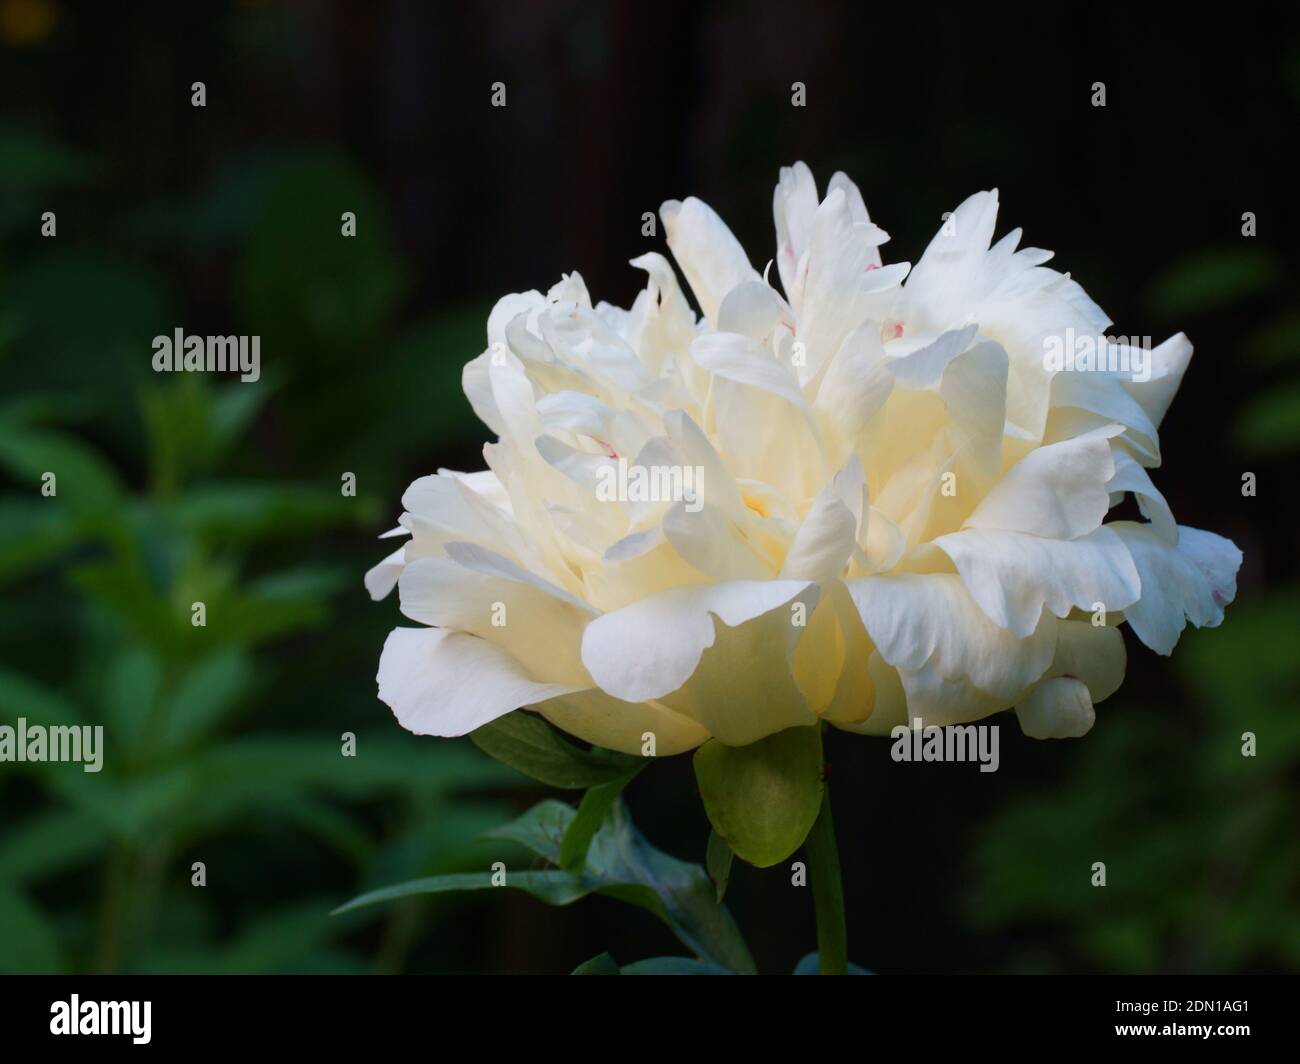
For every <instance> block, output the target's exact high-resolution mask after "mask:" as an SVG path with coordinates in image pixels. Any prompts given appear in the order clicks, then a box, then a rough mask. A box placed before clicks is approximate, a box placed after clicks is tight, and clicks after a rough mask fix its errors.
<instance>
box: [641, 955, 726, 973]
mask: <svg viewBox="0 0 1300 1064" xmlns="http://www.w3.org/2000/svg"><path fill="white" fill-rule="evenodd" d="M621 974H623V975H735V974H736V973H735V972H730V971H728V970H727V969H726V968H723V967H721V966H719V965H717V964H710V963H709V962H708V961H697V960H696V959H695V958H694V957H649V958H647V959H646V960H643V961H633V962H632V963H631V964H625V965H623V969H622V973H621Z"/></svg>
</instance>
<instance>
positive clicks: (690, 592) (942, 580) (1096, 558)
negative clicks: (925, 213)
mask: <svg viewBox="0 0 1300 1064" xmlns="http://www.w3.org/2000/svg"><path fill="white" fill-rule="evenodd" d="M997 205H998V202H997V193H996V192H981V193H978V194H976V195H974V196H972V197H971V198H970V199H968V200H966V202H964V203H963V204H962V205H961V206H960V207H958V208H957V210H956V211H955V212H954V213H953V214H952V215H951V217H950V218H949V219H948V221H947V222H946V223H945V225H944V227H943V229H942V230H941V231H940V233H939V234H938V235H937V236H936V237H935V238H934V240H933V241H932V242H931V243H930V246H929V247H928V248H927V249H926V251H925V254H924V255H922V256H921V259H920V261H919V262H918V263H917V264H916V266H915V268H911V269H910V272H909V265H908V264H907V263H897V264H890V265H883V264H882V260H881V255H880V247H881V245H882V244H884V243H885V242H886V241H887V240H888V236H887V235H886V234H885V233H884V232H883V231H882V230H881V229H879V228H878V227H877V226H876V225H875V224H874V223H873V222H872V221H871V220H870V218H869V216H868V214H867V210H866V207H865V206H864V204H863V202H862V197H861V195H860V194H859V192H858V189H857V188H856V186H854V184H853V183H852V182H851V181H849V180H848V178H846V177H845V176H844V175H843V174H836V175H835V176H834V177H833V178H832V179H831V182H830V186H829V188H828V190H827V194H826V196H825V198H823V199H821V200H819V199H818V195H817V190H816V186H815V184H814V181H813V177H812V174H811V173H810V172H809V170H808V168H807V167H806V166H804V165H803V164H802V163H800V164H796V165H795V166H794V167H792V168H790V169H786V170H783V171H782V172H781V177H780V182H779V184H778V185H777V187H776V193H775V197H774V204H773V206H774V214H775V219H776V231H777V248H776V258H775V263H776V269H777V273H778V275H779V277H780V288H781V290H780V291H779V290H778V289H777V288H776V287H774V286H773V284H772V283H771V282H770V276H769V275H770V264H769V269H768V270H766V271H764V272H763V273H760V272H759V271H758V270H757V269H755V268H754V266H753V265H752V264H751V263H750V261H749V259H748V258H747V257H746V255H745V252H744V250H743V249H742V248H741V246H740V244H739V243H738V242H737V240H736V238H735V237H734V236H733V235H732V234H731V232H730V231H729V230H728V229H727V227H726V225H725V224H723V222H722V220H721V219H720V218H719V217H718V215H717V214H715V213H714V212H713V211H712V210H711V209H710V208H709V207H708V206H706V205H705V204H704V203H702V202H700V201H699V200H697V199H687V200H686V201H685V202H680V203H679V202H676V201H670V202H668V203H665V204H664V205H663V207H662V208H661V211H660V214H661V217H662V219H663V224H664V227H665V230H666V233H667V238H668V246H669V248H670V249H671V250H672V253H673V255H674V257H675V258H676V260H677V263H678V266H679V267H680V269H681V271H682V273H683V274H684V276H685V278H686V280H687V282H688V284H689V285H690V290H691V292H692V293H693V294H694V296H695V299H696V301H697V302H698V304H699V306H700V308H701V309H702V311H703V319H702V320H696V317H695V315H694V314H693V312H692V310H691V308H690V305H689V304H688V302H687V299H686V297H685V295H684V294H683V291H682V289H681V288H680V287H679V285H678V282H677V278H676V276H675V274H674V272H673V269H672V267H671V266H670V265H669V263H668V262H667V260H665V259H664V258H663V257H662V256H661V255H659V254H656V253H649V254H646V255H642V256H641V257H640V258H638V259H635V260H634V261H633V265H634V266H637V267H639V268H641V269H643V270H645V271H646V273H647V274H648V275H649V279H648V283H647V285H646V289H645V291H643V292H642V293H641V294H640V295H639V296H638V297H637V299H636V301H635V303H634V304H633V305H632V307H631V309H629V310H623V309H620V308H617V307H612V306H609V305H607V304H604V303H598V304H596V305H595V306H593V305H592V303H591V301H590V298H589V297H588V295H587V290H586V287H585V285H584V284H583V281H582V278H581V277H580V276H579V275H578V274H576V273H574V274H570V275H568V276H566V277H565V278H564V279H563V280H561V282H560V283H559V284H557V285H556V286H555V287H554V288H552V289H551V290H550V291H549V292H548V293H547V294H546V295H544V296H543V295H541V294H539V293H538V292H527V293H523V294H518V295H510V296H506V297H505V298H504V299H502V300H501V301H500V302H499V303H498V304H497V305H496V308H495V309H494V310H493V312H492V314H491V316H490V318H489V319H488V324H487V338H488V347H487V350H486V351H484V353H483V354H481V355H480V356H479V357H478V358H476V359H474V360H473V361H472V362H470V363H469V364H468V365H467V366H466V367H465V371H464V388H465V394H466V395H467V396H468V398H469V401H470V403H471V404H472V405H473V407H474V410H475V412H476V413H477V414H478V416H479V417H480V418H481V419H482V420H483V421H484V422H485V423H486V424H487V425H488V426H489V427H490V428H491V429H492V431H493V432H494V433H495V434H496V435H497V437H498V440H497V442H496V443H492V444H489V445H487V446H486V447H485V448H484V457H485V458H486V461H487V465H488V470H487V471H485V472H479V473H455V472H450V471H447V470H441V471H439V473H438V474H437V475H435V476H428V477H423V478H421V479H420V480H417V481H416V482H415V483H414V484H412V485H411V486H410V488H409V489H408V490H407V492H406V494H405V495H404V496H403V497H402V504H403V506H404V508H405V513H403V514H402V516H401V520H400V525H401V527H400V528H398V529H394V530H393V532H392V533H389V534H390V535H404V536H409V538H408V539H407V540H406V541H405V543H404V545H403V546H402V547H401V548H399V549H398V550H397V551H396V552H394V553H393V554H392V555H390V556H389V557H388V558H386V559H384V561H382V562H381V563H380V564H379V565H378V566H376V567H375V568H374V569H372V570H371V571H370V573H369V574H368V575H367V578H366V585H367V587H368V589H369V590H370V593H371V595H372V596H373V597H375V598H380V597H383V596H384V595H386V594H387V593H388V592H389V591H390V590H391V589H392V588H393V586H394V585H396V586H397V587H398V589H399V592H400V598H401V609H402V612H403V614H405V615H406V616H407V617H408V618H410V619H411V620H412V621H414V622H416V623H417V624H419V625H422V626H427V627H415V628H410V627H406V628H398V629H396V630H395V631H394V632H393V633H392V634H391V635H390V636H389V638H388V641H387V643H386V644H385V647H384V651H383V655H382V658H381V660H380V665H379V676H378V680H379V696H380V698H381V699H383V700H384V701H385V702H387V703H388V704H389V705H390V706H391V707H392V709H393V712H394V713H395V714H396V716H397V718H398V720H399V721H400V722H401V723H402V725H403V726H404V727H406V728H408V729H410V730H411V731H413V732H416V733H419V734H433V735H446V736H453V735H462V734H464V733H466V732H468V731H470V730H472V729H474V728H476V727H478V726H480V725H482V724H485V723H487V722H488V721H491V720H493V719H494V718H496V717H499V716H501V715H503V714H505V713H508V712H510V711H511V710H514V709H516V708H518V707H521V706H528V707H532V708H533V709H535V710H536V711H537V712H538V713H540V714H542V715H543V716H544V717H545V718H546V719H548V720H549V721H551V722H552V723H553V724H555V725H557V726H558V727H560V728H562V729H564V730H565V731H567V732H570V733H571V734H573V735H576V736H578V737H580V738H582V739H585V740H588V741H590V742H592V743H595V744H598V745H600V746H605V747H609V748H612V749H615V750H620V751H624V752H637V751H639V750H641V749H642V746H643V737H644V736H645V734H646V733H648V732H651V733H653V734H654V736H655V746H656V750H657V752H658V753H659V754H671V753H676V752H680V751H683V750H687V749H690V748H692V747H694V746H697V745H698V744H700V743H702V742H704V741H705V740H707V739H708V738H709V737H710V736H713V737H716V738H718V739H719V740H721V741H722V742H724V743H727V744H732V745H742V744H747V743H751V742H753V741H755V740H758V739H761V738H763V737H764V736H767V735H770V734H772V733H774V732H777V731H781V730H783V729H786V728H789V727H792V726H797V725H811V724H815V723H816V722H817V721H818V720H819V719H821V720H826V721H829V722H830V723H832V724H835V725H837V726H839V727H841V728H846V729H849V730H852V731H857V732H862V733H865V734H887V733H888V732H889V731H890V729H891V728H892V727H894V726H895V725H897V724H900V723H905V722H909V721H911V720H913V719H916V718H920V719H922V720H923V721H924V722H925V723H926V724H952V723H961V722H967V721H971V720H976V719H978V718H982V717H985V716H987V715H989V714H991V713H995V712H997V711H999V710H1004V709H1008V708H1014V709H1015V711H1016V714H1017V716H1018V717H1019V720H1020V723H1021V726H1022V727H1023V729H1024V730H1025V732H1026V733H1028V734H1029V735H1033V736H1039V737H1052V736H1076V735H1082V734H1083V733H1084V732H1086V731H1087V730H1088V729H1089V728H1090V727H1091V725H1092V722H1093V716H1094V711H1093V706H1094V705H1095V704H1096V703H1097V702H1100V701H1101V700H1102V699H1104V698H1106V697H1107V696H1108V695H1110V694H1111V693H1112V692H1113V691H1115V690H1116V688H1117V687H1118V686H1119V684H1120V681H1121V679H1122V678H1123V673H1124V665H1125V653H1124V643H1123V640H1122V638H1121V635H1120V633H1119V631H1118V630H1117V627H1116V626H1117V625H1118V624H1119V623H1120V622H1121V621H1122V620H1126V621H1127V622H1128V624H1129V626H1130V627H1131V628H1132V629H1133V631H1134V632H1135V633H1136V635H1137V636H1138V638H1140V639H1141V640H1142V641H1143V642H1144V643H1146V644H1147V645H1148V646H1149V647H1151V648H1152V649H1154V650H1156V651H1158V652H1159V653H1162V654H1168V653H1169V652H1170V651H1171V650H1172V648H1173V646H1174V644H1175V643H1176V642H1177V640H1178V636H1179V633H1180V632H1181V631H1182V629H1183V626H1184V624H1185V623H1186V621H1188V620H1190V621H1191V622H1192V623H1193V624H1195V625H1198V626H1204V625H1216V624H1218V623H1219V622H1220V621H1221V620H1222V618H1223V607H1224V606H1225V604H1226V603H1228V602H1229V601H1231V600H1232V598H1233V596H1234V594H1235V590H1236V571H1237V568H1238V566H1239V565H1240V562H1241V553H1240V551H1238V550H1237V548H1236V547H1235V546H1234V545H1233V544H1232V543H1231V542H1229V541H1228V540H1226V539H1223V538H1221V537H1220V536H1217V535H1214V534H1213V533H1209V532H1202V531H1199V530H1197V529H1193V528H1185V527H1182V526H1179V525H1177V524H1176V523H1175V521H1174V518H1173V515H1172V514H1171V513H1170V511H1169V507H1168V505H1167V504H1166V502H1165V500H1164V498H1163V497H1162V496H1161V494H1160V492H1159V491H1158V490H1157V489H1156V488H1155V486H1154V485H1153V484H1152V482H1151V479H1150V477H1149V476H1148V473H1147V470H1148V469H1150V468H1152V467H1154V466H1156V465H1158V464H1159V461H1160V456H1159V441H1158V437H1157V431H1156V430H1157V427H1158V425H1159V423H1160V421H1161V419H1162V418H1163V416H1164V413H1165V410H1166V409H1167V408H1168V406H1169V404H1170V402H1171V400H1172V399H1173V395H1174V392H1175V391H1176V390H1177V388H1178V384H1179V381H1180V380H1181V378H1182V375H1183V372H1184V370H1185V369H1186V367H1187V362H1188V359H1189V358H1190V356H1191V351H1192V349H1191V345H1190V344H1189V343H1188V341H1187V338H1186V337H1185V336H1183V335H1182V334H1181V333H1180V334H1179V335H1177V336H1174V337H1172V338H1171V339H1169V340H1166V341H1165V342H1164V343H1163V344H1161V345H1159V346H1158V347H1156V348H1155V349H1154V350H1153V351H1150V352H1145V354H1149V356H1150V367H1149V374H1148V375H1147V376H1148V379H1145V380H1138V379H1137V378H1136V376H1135V375H1133V374H1125V373H1124V372H1121V371H1120V370H1097V369H1078V368H1076V369H1072V370H1057V371H1053V370H1049V369H1047V368H1045V366H1046V361H1045V358H1044V351H1045V349H1046V348H1047V347H1049V346H1050V345H1051V344H1052V342H1053V341H1054V340H1058V341H1059V339H1060V338H1061V337H1062V336H1093V337H1095V336H1098V335H1100V334H1101V333H1102V332H1103V330H1105V329H1106V328H1107V327H1108V326H1109V324H1110V322H1109V321H1108V320H1107V318H1106V316H1105V315H1104V314H1103V313H1102V311H1101V310H1100V309H1099V308H1098V307H1097V305H1096V304H1095V303H1093V302H1092V300H1090V299H1089V298H1088V296H1087V295H1086V294H1085V293H1084V291H1083V289H1082V288H1080V287H1079V285H1078V284H1076V283H1075V282H1074V281H1073V280H1071V279H1070V278H1069V277H1068V275H1062V274H1059V273H1057V272H1055V271H1053V270H1051V269H1048V268H1047V267H1045V266H1044V265H1043V263H1045V262H1046V261H1047V260H1048V259H1049V258H1050V253H1049V252H1046V251H1041V250H1038V249H1036V248H1022V249H1020V250H1017V244H1018V243H1019V239H1020V231H1019V230H1014V231H1012V232H1011V233H1009V234H1007V235H1006V236H1004V237H1003V238H1002V239H1001V240H999V241H998V242H997V243H995V244H992V245H991V242H992V237H993V231H994V222H995V220H996V216H997ZM990 245H991V246H990ZM782 291H784V293H785V295H784V297H783V296H782V294H781V292H782ZM1117 350H1118V349H1115V348H1111V349H1109V353H1110V354H1111V355H1114V354H1116V353H1117ZM1104 353H1106V352H1103V354H1104ZM1118 353H1122V354H1128V353H1129V352H1127V351H1118ZM1142 353H1143V352H1134V354H1142ZM656 489H657V490H656ZM674 492H676V494H674ZM1129 493H1131V494H1133V495H1134V496H1136V499H1137V503H1138V506H1139V507H1140V512H1141V513H1142V515H1143V516H1144V517H1145V521H1141V522H1137V521H1126V520H1116V521H1111V522H1105V518H1106V516H1107V514H1108V512H1109V511H1110V509H1111V507H1112V506H1113V505H1115V504H1116V503H1118V502H1120V501H1121V500H1122V499H1123V498H1124V496H1125V495H1126V494H1129Z"/></svg>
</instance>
